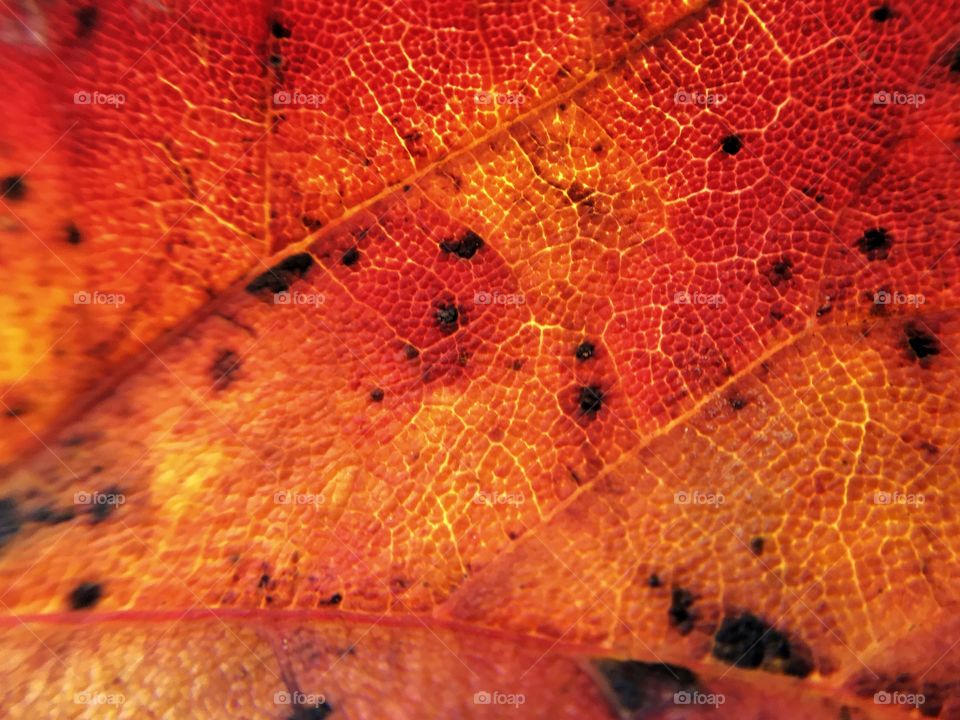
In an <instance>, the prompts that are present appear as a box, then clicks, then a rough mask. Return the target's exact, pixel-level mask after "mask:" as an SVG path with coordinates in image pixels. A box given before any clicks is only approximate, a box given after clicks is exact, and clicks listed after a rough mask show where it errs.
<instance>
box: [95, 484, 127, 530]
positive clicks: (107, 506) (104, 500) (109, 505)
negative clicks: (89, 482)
mask: <svg viewBox="0 0 960 720" xmlns="http://www.w3.org/2000/svg"><path fill="white" fill-rule="evenodd" d="M93 497H94V502H93V503H92V504H91V505H90V522H91V523H93V524H94V525H96V524H97V523H101V522H103V521H104V520H106V519H107V518H108V517H110V516H111V515H112V514H113V513H114V511H115V510H116V509H117V508H118V507H119V506H120V502H121V498H122V497H123V492H122V491H121V490H120V488H119V487H117V486H116V485H111V486H110V487H108V488H106V489H105V490H103V491H101V492H98V493H95V494H94V496H93Z"/></svg>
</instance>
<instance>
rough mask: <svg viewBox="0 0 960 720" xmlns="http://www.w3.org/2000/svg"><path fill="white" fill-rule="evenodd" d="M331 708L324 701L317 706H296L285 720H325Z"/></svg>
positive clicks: (331, 710)
mask: <svg viewBox="0 0 960 720" xmlns="http://www.w3.org/2000/svg"><path fill="white" fill-rule="evenodd" d="M332 712H333V706H332V705H330V703H328V702H327V701H326V700H324V701H323V702H322V703H320V704H319V705H298V706H297V707H296V708H295V709H294V711H293V714H292V715H290V716H289V717H288V718H287V720H327V718H328V717H330V714H331V713H332Z"/></svg>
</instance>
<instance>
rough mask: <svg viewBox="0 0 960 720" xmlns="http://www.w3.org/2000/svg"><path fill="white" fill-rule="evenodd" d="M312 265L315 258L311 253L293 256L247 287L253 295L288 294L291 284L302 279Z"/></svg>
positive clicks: (262, 274)
mask: <svg viewBox="0 0 960 720" xmlns="http://www.w3.org/2000/svg"><path fill="white" fill-rule="evenodd" d="M312 265H313V256H311V255H310V253H297V254H296V255H291V256H290V257H287V258H284V259H283V260H281V261H280V262H278V263H277V264H276V265H274V266H273V267H272V268H270V269H269V270H267V271H266V272H264V273H261V274H260V275H257V277H255V278H254V279H253V280H251V281H250V283H249V284H248V285H247V292H248V293H251V294H252V295H257V294H259V293H262V292H263V291H265V290H266V291H269V292H271V293H274V294H276V293H282V292H286V291H287V290H288V289H289V288H290V284H291V283H292V282H293V281H294V280H296V279H297V278H302V277H303V276H304V275H305V274H306V272H307V270H309V269H310V267H311V266H312Z"/></svg>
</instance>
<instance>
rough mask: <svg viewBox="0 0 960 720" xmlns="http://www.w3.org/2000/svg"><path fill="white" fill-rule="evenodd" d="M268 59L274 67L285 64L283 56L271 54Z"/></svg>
mask: <svg viewBox="0 0 960 720" xmlns="http://www.w3.org/2000/svg"><path fill="white" fill-rule="evenodd" d="M267 61H268V62H269V63H270V64H271V65H273V66H274V67H280V65H282V64H283V58H281V57H280V56H279V55H271V56H270V57H269V58H267ZM281 117H283V116H281ZM283 119H286V118H283Z"/></svg>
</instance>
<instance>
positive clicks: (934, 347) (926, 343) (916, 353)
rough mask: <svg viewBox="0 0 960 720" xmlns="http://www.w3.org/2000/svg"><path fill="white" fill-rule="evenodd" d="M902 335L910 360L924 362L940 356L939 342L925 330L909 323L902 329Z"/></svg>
mask: <svg viewBox="0 0 960 720" xmlns="http://www.w3.org/2000/svg"><path fill="white" fill-rule="evenodd" d="M904 333H905V334H906V336H907V347H908V348H909V351H910V356H911V358H912V359H914V360H924V359H925V358H928V357H930V356H932V355H939V354H940V342H939V341H938V340H937V338H936V337H934V336H933V335H931V334H930V333H929V332H927V331H926V330H925V329H923V328H921V327H919V326H917V325H914V324H912V323H911V324H909V325H907V326H906V327H905V328H904Z"/></svg>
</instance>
